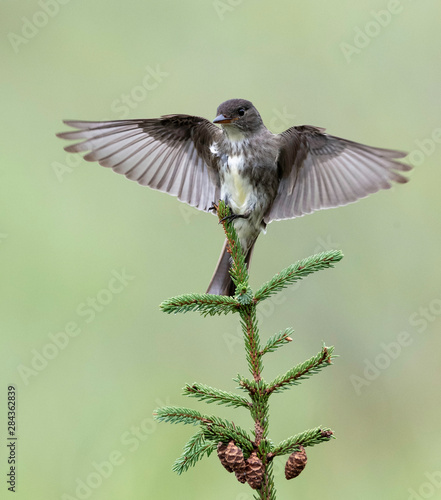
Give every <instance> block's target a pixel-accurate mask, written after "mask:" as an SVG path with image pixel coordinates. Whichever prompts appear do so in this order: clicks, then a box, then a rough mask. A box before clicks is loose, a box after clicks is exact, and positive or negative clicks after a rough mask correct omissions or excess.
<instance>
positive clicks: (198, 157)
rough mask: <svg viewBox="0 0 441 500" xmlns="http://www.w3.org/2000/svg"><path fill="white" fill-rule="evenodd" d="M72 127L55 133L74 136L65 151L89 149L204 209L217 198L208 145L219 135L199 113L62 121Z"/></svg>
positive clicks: (103, 161) (90, 156)
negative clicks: (67, 130)
mask: <svg viewBox="0 0 441 500" xmlns="http://www.w3.org/2000/svg"><path fill="white" fill-rule="evenodd" d="M64 123H66V124H67V125H69V126H71V127H74V128H76V129H78V130H75V131H71V132H63V133H61V134H57V135H58V137H61V138H62V139H70V140H80V142H77V143H75V144H72V145H70V146H67V147H66V148H65V150H66V151H68V152H71V153H78V152H82V151H89V153H87V154H86V155H85V156H84V159H85V160H87V161H97V162H98V163H99V164H100V165H102V166H104V167H109V168H111V169H112V170H113V171H115V172H117V173H118V174H123V175H125V176H126V177H127V178H128V179H131V180H134V181H137V182H138V183H139V184H141V185H143V186H149V187H151V188H152V189H158V190H159V191H165V192H166V193H169V194H171V195H173V196H177V197H178V199H179V200H181V201H184V202H186V203H188V204H189V205H191V206H194V207H196V208H198V209H200V210H205V211H207V210H208V209H209V208H210V206H211V205H212V202H213V201H217V200H218V199H219V197H220V187H219V174H218V166H217V160H216V157H215V156H214V155H213V154H212V153H211V150H210V146H211V145H212V144H213V143H215V142H217V141H218V140H219V139H220V136H221V135H222V132H221V130H220V129H219V128H218V127H216V125H214V124H212V123H211V122H209V121H208V120H206V119H205V118H200V117H198V116H190V115H166V116H162V117H161V118H156V119H146V120H117V121H111V122H87V121H73V120H68V121H65V122H64Z"/></svg>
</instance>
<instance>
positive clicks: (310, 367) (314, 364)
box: [267, 346, 334, 393]
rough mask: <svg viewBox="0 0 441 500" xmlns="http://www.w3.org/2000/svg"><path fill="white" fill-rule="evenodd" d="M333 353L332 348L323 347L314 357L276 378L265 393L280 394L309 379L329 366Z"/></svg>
mask: <svg viewBox="0 0 441 500" xmlns="http://www.w3.org/2000/svg"><path fill="white" fill-rule="evenodd" d="M333 352H334V347H326V346H324V347H323V348H322V350H321V351H320V352H319V353H318V354H317V355H316V356H313V357H312V358H310V359H308V360H306V361H304V362H303V363H300V364H298V365H297V366H295V367H294V368H291V370H288V371H287V372H286V373H285V374H284V375H280V376H278V377H276V378H275V379H274V380H273V381H272V382H271V383H270V384H269V385H268V389H267V391H268V392H269V393H272V392H281V391H284V390H286V389H288V388H290V387H292V386H294V385H298V384H300V382H301V381H302V380H305V379H307V378H309V377H310V376H311V375H314V374H315V373H318V372H319V371H320V370H322V369H323V368H326V367H327V366H329V365H330V364H331V360H332V353H333Z"/></svg>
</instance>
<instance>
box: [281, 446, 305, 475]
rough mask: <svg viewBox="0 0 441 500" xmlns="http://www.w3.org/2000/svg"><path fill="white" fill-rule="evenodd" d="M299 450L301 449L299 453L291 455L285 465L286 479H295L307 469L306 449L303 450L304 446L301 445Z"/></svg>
mask: <svg viewBox="0 0 441 500" xmlns="http://www.w3.org/2000/svg"><path fill="white" fill-rule="evenodd" d="M299 448H300V449H299V451H295V452H294V453H291V455H290V456H289V458H288V460H287V462H286V465H285V477H286V479H294V478H295V477H297V476H298V475H299V474H300V473H301V472H302V470H303V469H304V468H305V467H306V462H307V461H308V457H307V456H306V451H305V448H303V446H302V445H300V446H299Z"/></svg>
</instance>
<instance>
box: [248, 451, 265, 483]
mask: <svg viewBox="0 0 441 500" xmlns="http://www.w3.org/2000/svg"><path fill="white" fill-rule="evenodd" d="M263 470H264V467H263V463H262V460H260V458H259V457H258V456H257V453H256V452H255V451H253V453H251V455H250V456H249V458H248V459H247V461H246V469H245V476H246V478H247V481H248V484H249V485H250V486H251V488H253V490H258V489H259V488H260V487H261V486H262V481H263Z"/></svg>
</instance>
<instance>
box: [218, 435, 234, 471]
mask: <svg viewBox="0 0 441 500" xmlns="http://www.w3.org/2000/svg"><path fill="white" fill-rule="evenodd" d="M227 446H228V444H227V443H222V441H221V442H220V443H218V444H217V456H218V457H219V460H220V463H221V464H222V465H223V466H224V467H225V468H226V469H227V471H228V472H233V469H232V468H231V467H230V466H229V465H228V463H227V460H226V458H225V451H226V449H227Z"/></svg>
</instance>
